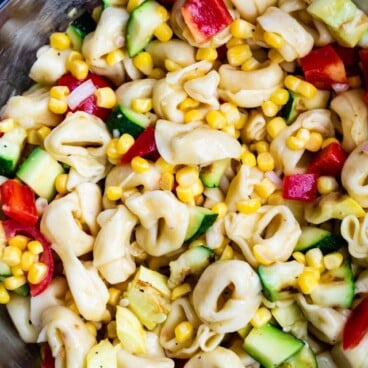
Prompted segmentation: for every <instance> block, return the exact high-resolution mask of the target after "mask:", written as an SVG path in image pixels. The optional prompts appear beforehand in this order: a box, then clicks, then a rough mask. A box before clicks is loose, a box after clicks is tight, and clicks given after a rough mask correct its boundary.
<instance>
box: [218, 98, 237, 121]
mask: <svg viewBox="0 0 368 368" xmlns="http://www.w3.org/2000/svg"><path fill="white" fill-rule="evenodd" d="M220 111H221V112H222V113H223V114H224V115H225V117H226V120H227V123H228V124H231V125H235V123H236V122H238V120H239V119H240V111H239V109H238V108H237V107H236V105H234V104H233V103H231V102H225V103H223V104H221V105H220Z"/></svg>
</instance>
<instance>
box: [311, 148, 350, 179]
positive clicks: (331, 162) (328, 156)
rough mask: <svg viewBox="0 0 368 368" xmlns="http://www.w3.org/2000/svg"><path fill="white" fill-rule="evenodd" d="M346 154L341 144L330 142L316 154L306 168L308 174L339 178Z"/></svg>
mask: <svg viewBox="0 0 368 368" xmlns="http://www.w3.org/2000/svg"><path fill="white" fill-rule="evenodd" d="M347 157H348V154H347V153H346V152H345V151H344V149H343V148H342V147H341V144H339V143H337V142H332V143H330V144H329V145H328V146H326V147H325V148H323V149H322V150H321V151H319V152H318V153H317V155H316V156H315V157H314V159H313V160H312V161H311V163H310V164H309V167H308V172H311V173H317V174H319V175H330V176H339V175H340V174H341V170H342V168H343V166H344V163H345V161H346V158H347Z"/></svg>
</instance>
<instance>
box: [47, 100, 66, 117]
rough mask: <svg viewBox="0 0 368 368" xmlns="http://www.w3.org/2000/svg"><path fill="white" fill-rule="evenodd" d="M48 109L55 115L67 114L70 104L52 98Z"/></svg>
mask: <svg viewBox="0 0 368 368" xmlns="http://www.w3.org/2000/svg"><path fill="white" fill-rule="evenodd" d="M48 108H49V110H50V111H51V112H53V113H54V114H65V113H66V112H67V110H68V104H67V103H66V102H65V101H63V100H59V99H57V98H53V97H51V98H50V99H49V103H48Z"/></svg>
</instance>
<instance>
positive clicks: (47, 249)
mask: <svg viewBox="0 0 368 368" xmlns="http://www.w3.org/2000/svg"><path fill="white" fill-rule="evenodd" d="M2 226H3V229H4V232H5V236H6V239H11V238H13V237H14V236H15V235H17V234H21V235H26V236H28V237H30V238H31V239H35V240H38V241H39V242H40V243H41V244H42V246H43V252H42V253H41V256H40V262H42V263H44V264H45V265H46V266H47V268H48V271H47V274H46V277H45V278H44V279H43V280H42V281H41V282H39V283H38V284H34V285H33V284H31V285H30V291H31V296H37V295H39V294H41V293H42V292H43V291H44V290H45V289H46V288H47V287H48V286H49V284H50V282H51V280H52V277H53V274H54V269H55V264H54V258H53V255H52V250H51V245H50V243H49V242H48V240H47V239H46V238H45V237H44V236H43V235H42V233H41V232H40V231H39V230H38V229H37V228H35V227H32V226H26V225H22V224H20V223H18V222H16V221H14V220H4V221H2Z"/></svg>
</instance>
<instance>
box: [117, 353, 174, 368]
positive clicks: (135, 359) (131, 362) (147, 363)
mask: <svg viewBox="0 0 368 368" xmlns="http://www.w3.org/2000/svg"><path fill="white" fill-rule="evenodd" d="M117 360H118V368H131V367H135V368H174V367H175V363H174V361H173V360H172V359H169V358H165V357H144V356H137V355H134V354H131V353H129V352H128V351H126V350H120V351H119V352H118V354H117Z"/></svg>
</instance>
